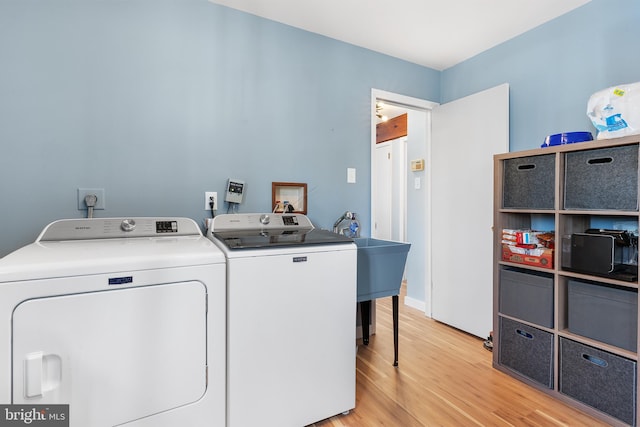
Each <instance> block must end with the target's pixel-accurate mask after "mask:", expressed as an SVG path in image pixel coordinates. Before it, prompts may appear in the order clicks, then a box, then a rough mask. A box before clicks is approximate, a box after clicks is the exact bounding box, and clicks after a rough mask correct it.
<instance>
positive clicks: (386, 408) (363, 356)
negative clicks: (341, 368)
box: [313, 293, 607, 427]
mask: <svg viewBox="0 0 640 427" xmlns="http://www.w3.org/2000/svg"><path fill="white" fill-rule="evenodd" d="M403 299H404V296H403V293H401V297H400V324H399V325H400V328H399V329H400V345H399V367H397V368H394V367H393V366H392V364H393V332H392V328H391V324H392V323H391V298H384V299H382V300H379V301H378V302H377V326H376V328H377V331H376V334H375V335H372V336H371V340H370V342H369V346H362V345H360V346H359V348H358V356H357V362H356V408H355V409H354V410H352V411H351V412H350V413H349V414H348V415H339V416H335V417H332V418H330V419H328V420H324V421H322V422H318V423H316V424H314V425H313V426H315V427H345V426H349V427H378V426H389V427H432V426H447V427H449V426H452V427H453V426H455V427H458V426H461V427H462V426H589V427H595V426H606V425H607V424H604V423H602V422H600V421H598V420H595V419H593V418H591V417H590V416H588V415H586V414H584V413H582V412H580V411H578V410H576V409H573V408H571V407H569V406H567V405H565V404H564V403H562V402H560V401H558V400H556V399H553V398H551V397H549V396H547V395H545V394H544V393H542V392H540V391H538V390H535V389H533V388H532V387H530V386H528V385H526V384H523V383H521V382H519V381H517V380H515V379H513V378H511V377H509V376H508V375H505V374H504V373H502V372H500V371H498V370H496V369H493V368H492V366H491V352H489V351H487V350H485V349H484V348H483V346H482V341H483V340H481V339H479V338H477V337H474V336H471V335H469V334H466V333H463V332H461V331H459V330H457V329H454V328H451V327H449V326H446V325H444V324H442V323H439V322H436V321H434V320H431V319H428V318H426V317H425V316H424V313H422V312H420V311H419V310H415V309H412V308H410V307H406V306H404V305H403V304H402V301H403Z"/></svg>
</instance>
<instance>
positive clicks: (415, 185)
mask: <svg viewBox="0 0 640 427" xmlns="http://www.w3.org/2000/svg"><path fill="white" fill-rule="evenodd" d="M413 188H415V189H416V190H419V189H420V177H416V178H415V179H414V180H413Z"/></svg>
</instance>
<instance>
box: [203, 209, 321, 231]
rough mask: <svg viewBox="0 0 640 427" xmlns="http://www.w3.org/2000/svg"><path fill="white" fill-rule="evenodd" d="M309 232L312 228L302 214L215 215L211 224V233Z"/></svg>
mask: <svg viewBox="0 0 640 427" xmlns="http://www.w3.org/2000/svg"><path fill="white" fill-rule="evenodd" d="M281 228H286V229H297V230H304V229H307V230H310V229H313V228H314V226H313V224H312V223H311V221H310V220H309V218H307V216H306V215H302V214H278V213H262V214H260V213H254V214H251V213H247V214H223V215H217V216H216V217H215V218H214V219H213V222H212V224H211V231H227V230H272V229H281Z"/></svg>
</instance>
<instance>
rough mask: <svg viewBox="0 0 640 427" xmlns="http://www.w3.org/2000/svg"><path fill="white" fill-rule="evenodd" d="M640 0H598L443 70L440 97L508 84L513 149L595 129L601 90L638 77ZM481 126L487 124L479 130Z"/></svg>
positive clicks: (534, 146)
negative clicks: (590, 111) (591, 112)
mask: <svg viewBox="0 0 640 427" xmlns="http://www.w3.org/2000/svg"><path fill="white" fill-rule="evenodd" d="M639 24H640V2H638V1H637V0H593V1H592V2H590V3H587V4H586V5H584V6H582V7H580V8H578V9H576V10H574V11H572V12H570V13H568V14H566V15H563V16H561V17H559V18H557V19H555V20H553V21H550V22H548V23H546V24H544V25H541V26H539V27H537V28H535V29H533V30H531V31H528V32H527V33H525V34H523V35H521V36H519V37H516V38H514V39H512V40H509V41H507V42H505V43H502V44H501V45H499V46H496V47H495V48H493V49H490V50H488V51H486V52H483V53H481V54H479V55H477V56H475V57H473V58H471V59H469V60H467V61H465V62H463V63H461V64H458V65H456V66H454V67H451V68H449V69H447V70H445V71H444V72H443V73H442V87H441V94H442V98H441V100H440V101H441V102H442V103H445V102H449V101H452V100H455V99H458V98H461V97H463V96H466V95H470V94H472V93H475V92H478V91H481V90H484V89H487V88H490V87H493V86H496V85H498V84H500V83H505V82H506V83H509V85H510V86H509V87H510V92H509V96H510V151H520V150H525V149H530V148H538V147H540V144H542V142H543V141H544V138H545V137H546V136H547V135H551V134H555V133H561V132H571V131H582V130H587V131H591V132H592V133H593V134H594V137H595V136H596V135H595V128H594V127H593V125H592V124H591V121H590V120H589V119H588V118H587V115H586V112H587V102H588V100H589V97H590V96H591V95H592V94H593V93H594V92H597V91H598V90H601V89H605V88H607V87H610V86H615V85H619V84H624V83H633V82H637V81H640V55H638V52H640V25H639ZM480 131H481V130H480Z"/></svg>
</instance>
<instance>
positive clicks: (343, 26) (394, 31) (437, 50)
mask: <svg viewBox="0 0 640 427" xmlns="http://www.w3.org/2000/svg"><path fill="white" fill-rule="evenodd" d="M209 1H211V2H213V3H218V4H221V5H224V6H228V7H230V8H233V9H238V10H241V11H244V12H248V13H251V14H253V15H258V16H261V17H263V18H267V19H270V20H273V21H277V22H281V23H283V24H287V25H290V26H293V27H296V28H301V29H303V30H307V31H311V32H313V33H317V34H322V35H324V36H327V37H331V38H333V39H337V40H341V41H344V42H347V43H350V44H353V45H356V46H360V47H364V48H367V49H371V50H373V51H376V52H380V53H384V54H387V55H390V56H393V57H396V58H400V59H404V60H406V61H409V62H413V63H415V64H419V65H424V66H426V67H430V68H434V69H436V70H444V69H446V68H449V67H451V66H453V65H456V64H457V63H459V62H462V61H464V60H466V59H468V58H471V57H472V56H475V55H477V54H478V53H480V52H483V51H485V50H487V49H489V48H491V47H493V46H496V45H498V44H500V43H502V42H504V41H506V40H509V39H511V38H513V37H515V36H517V35H519V34H522V33H524V32H526V31H528V30H530V29H532V28H534V27H537V26H539V25H541V24H543V23H545V22H547V21H550V20H552V19H554V18H556V17H558V16H560V15H562V14H564V13H567V12H569V11H570V10H572V9H575V8H577V7H579V6H582V5H584V4H586V3H588V2H590V1H591V0H386V1H382V0H209Z"/></svg>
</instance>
